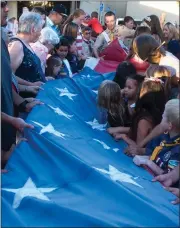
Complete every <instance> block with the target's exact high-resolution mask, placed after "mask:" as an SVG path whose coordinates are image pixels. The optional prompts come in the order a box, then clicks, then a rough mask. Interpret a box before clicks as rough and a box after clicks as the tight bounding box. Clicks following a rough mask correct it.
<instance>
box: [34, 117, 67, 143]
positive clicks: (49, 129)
mask: <svg viewBox="0 0 180 228" xmlns="http://www.w3.org/2000/svg"><path fill="white" fill-rule="evenodd" d="M32 122H33V123H35V124H37V125H38V126H40V127H42V129H41V131H40V132H39V134H40V135H42V134H43V133H45V132H48V133H50V134H53V135H55V136H58V137H60V138H63V139H65V138H64V137H65V136H67V135H65V134H63V133H60V132H59V131H56V130H55V129H54V127H53V126H52V124H51V123H49V124H48V125H47V126H43V125H42V124H40V123H38V122H35V121H32Z"/></svg>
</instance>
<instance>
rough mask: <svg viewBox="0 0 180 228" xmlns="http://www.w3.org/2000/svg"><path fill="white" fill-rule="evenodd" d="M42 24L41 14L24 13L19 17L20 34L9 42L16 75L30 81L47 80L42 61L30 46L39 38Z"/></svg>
mask: <svg viewBox="0 0 180 228" xmlns="http://www.w3.org/2000/svg"><path fill="white" fill-rule="evenodd" d="M42 25H43V23H42V18H41V16H40V15H39V14H37V13H33V12H27V13H24V14H22V16H21V17H20V18H19V28H18V34H17V36H16V37H15V38H12V40H11V42H10V43H9V53H10V58H11V66H12V70H13V71H14V73H15V75H16V76H18V77H20V78H22V79H24V80H27V81H30V82H36V81H42V82H45V81H46V79H45V76H44V73H43V71H42V68H41V61H40V59H39V57H38V56H37V55H36V54H35V53H34V51H33V49H32V48H31V46H30V43H35V42H36V41H37V40H38V39H39V36H40V35H41V30H42Z"/></svg>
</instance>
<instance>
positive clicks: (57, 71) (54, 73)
mask: <svg viewBox="0 0 180 228" xmlns="http://www.w3.org/2000/svg"><path fill="white" fill-rule="evenodd" d="M61 67H62V64H61V65H60V66H54V68H53V75H54V76H57V75H58V74H59V72H60V70H61Z"/></svg>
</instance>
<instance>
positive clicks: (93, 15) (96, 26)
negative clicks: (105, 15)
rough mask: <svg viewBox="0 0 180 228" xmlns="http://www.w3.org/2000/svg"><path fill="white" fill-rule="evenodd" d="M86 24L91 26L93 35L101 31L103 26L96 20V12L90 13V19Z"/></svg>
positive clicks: (95, 35)
mask: <svg viewBox="0 0 180 228" xmlns="http://www.w3.org/2000/svg"><path fill="white" fill-rule="evenodd" d="M88 26H89V27H91V28H92V31H93V37H97V36H98V35H99V34H101V33H102V32H103V27H102V25H101V24H100V22H99V20H98V13H97V12H92V13H91V20H90V21H89V23H88Z"/></svg>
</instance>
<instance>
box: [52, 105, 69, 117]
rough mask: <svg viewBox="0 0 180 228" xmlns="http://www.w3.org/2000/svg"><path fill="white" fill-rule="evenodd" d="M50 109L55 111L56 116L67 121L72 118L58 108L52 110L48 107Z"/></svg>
mask: <svg viewBox="0 0 180 228" xmlns="http://www.w3.org/2000/svg"><path fill="white" fill-rule="evenodd" d="M48 106H49V107H50V108H51V109H53V110H54V111H55V113H57V114H58V115H60V116H64V117H66V118H67V119H69V120H70V119H71V118H72V117H73V115H68V114H66V113H65V112H63V111H62V110H61V109H60V108H54V107H52V106H51V105H48Z"/></svg>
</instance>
